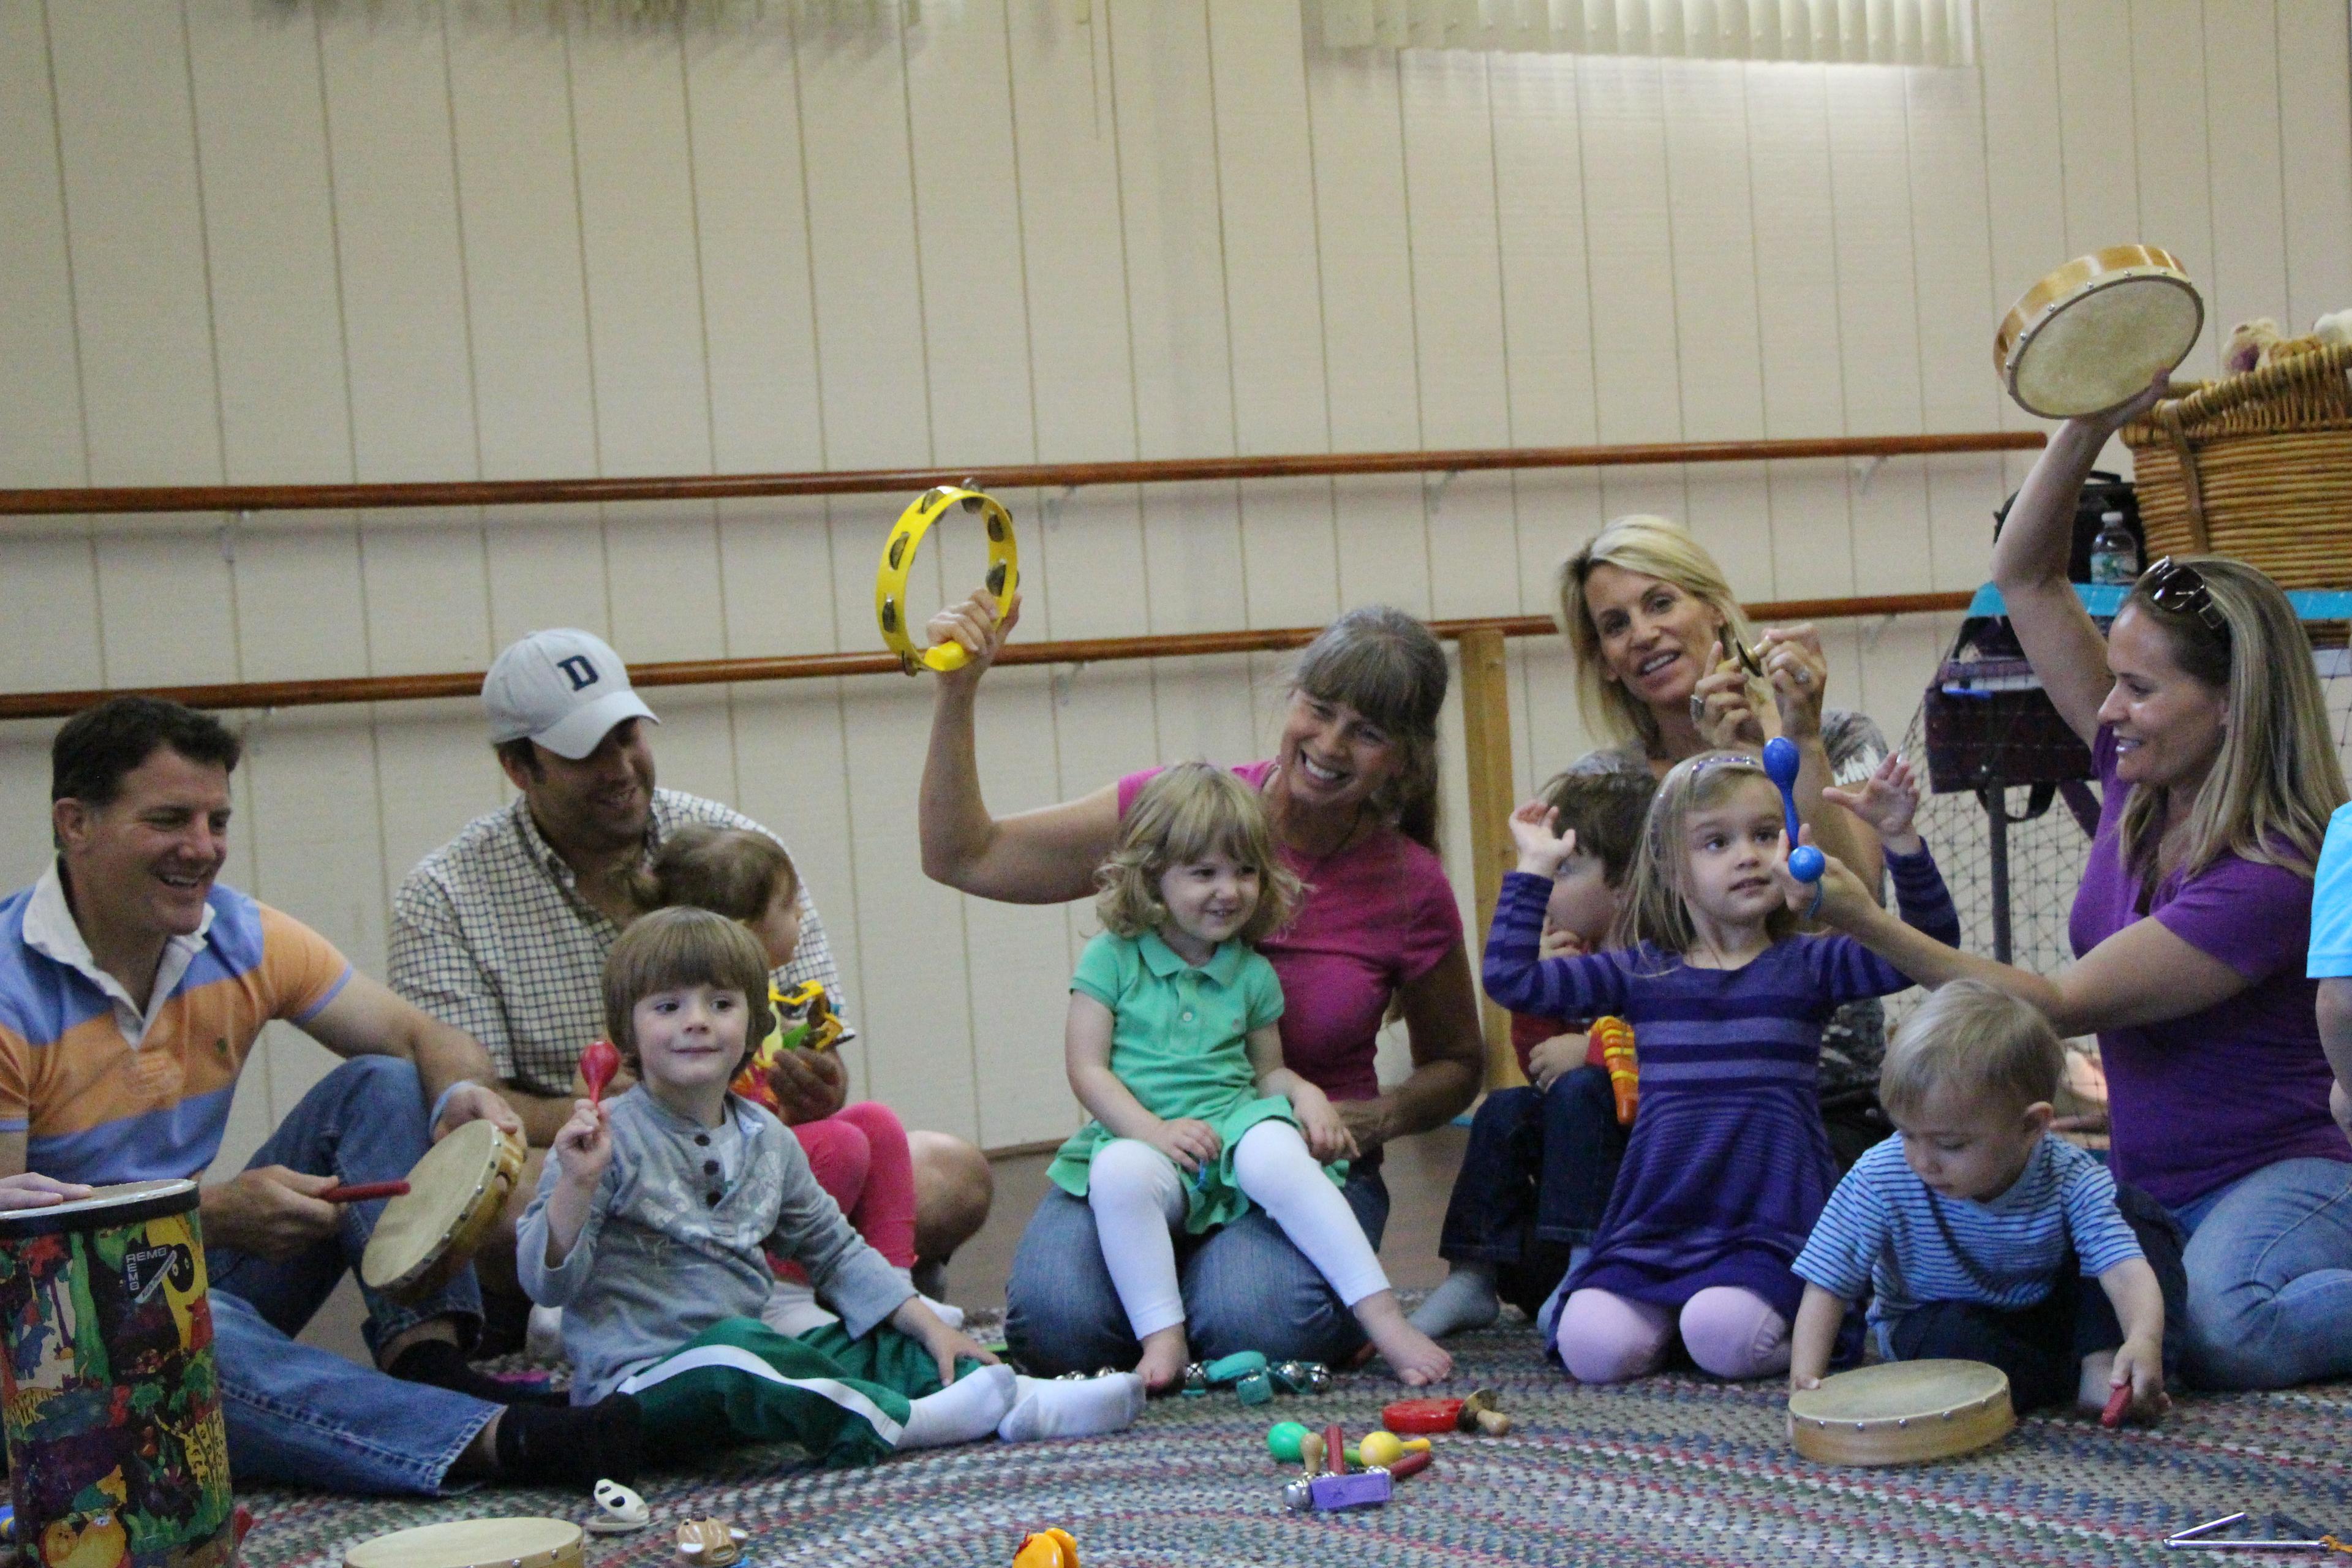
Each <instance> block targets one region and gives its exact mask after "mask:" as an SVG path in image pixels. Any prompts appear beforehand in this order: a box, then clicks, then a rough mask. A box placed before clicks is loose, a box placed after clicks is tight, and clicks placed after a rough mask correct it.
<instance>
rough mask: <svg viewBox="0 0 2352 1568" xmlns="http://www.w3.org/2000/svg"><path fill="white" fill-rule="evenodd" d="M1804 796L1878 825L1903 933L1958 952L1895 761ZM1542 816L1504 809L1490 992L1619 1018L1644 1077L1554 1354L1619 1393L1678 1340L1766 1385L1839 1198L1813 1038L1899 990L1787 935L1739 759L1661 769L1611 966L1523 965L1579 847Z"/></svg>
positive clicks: (1772, 858) (1836, 954)
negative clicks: (1869, 999) (1504, 869)
mask: <svg viewBox="0 0 2352 1568" xmlns="http://www.w3.org/2000/svg"><path fill="white" fill-rule="evenodd" d="M1822 795H1823V796H1824V798H1826V799H1829V800H1833V801H1835V802H1837V803H1838V804H1839V805H1842V806H1843V807H1845V808H1846V809H1847V810H1849V811H1852V812H1853V814H1854V815H1855V816H1859V817H1861V818H1862V819H1863V820H1864V821H1865V822H1867V823H1869V824H1870V825H1871V826H1873V827H1874V828H1876V829H1877V830H1878V834H1879V837H1880V838H1881V839H1882V840H1884V842H1885V847H1886V868H1887V871H1888V873H1889V874H1890V875H1891V876H1892V878H1893V879H1894V882H1895V897H1896V900H1897V901H1898V903H1899V905H1900V907H1901V910H1902V912H1903V918H1904V919H1905V920H1906V921H1908V922H1909V923H1910V924H1912V925H1914V926H1916V927H1917V928H1918V929H1920V930H1921V931H1926V932H1927V933H1928V934H1929V935H1931V936H1934V937H1936V938H1937V940H1938V941H1941V942H1948V943H1950V944H1952V945H1954V946H1958V942H1959V935H1960V931H1959V920H1958V915H1957V914H1956V913H1955V912H1954V910H1953V909H1952V900H1951V896H1950V894H1949V893H1948V892H1947V891H1946V890H1945V888H1944V879H1943V877H1942V876H1941V874H1939V873H1938V872H1937V869H1936V863H1935V861H1934V859H1933V858H1931V857H1930V856H1929V855H1928V853H1927V845H1926V844H1925V843H1924V842H1923V841H1922V840H1921V839H1920V837H1919V836H1918V835H1917V834H1916V833H1915V832H1913V831H1912V829H1911V817H1912V813H1913V812H1914V810H1915V809H1916V807H1917V805H1918V799H1919V797H1918V791H1917V786H1916V784H1915V783H1914V781H1913V778H1912V775H1911V769H1910V766H1909V764H1907V763H1905V762H1904V761H1903V759H1902V758H1901V757H1900V756H1891V757H1889V758H1887V760H1886V761H1885V763H1884V764H1882V765H1881V766H1880V767H1879V769H1878V771H1877V772H1876V773H1874V774H1873V775H1872V776H1871V777H1870V778H1869V779H1868V780H1866V781H1865V782H1864V783H1863V784H1861V785H1860V786H1858V787H1856V788H1853V789H1836V788H1831V789H1825V790H1823V791H1822ZM1554 815H1555V814H1554V813H1552V812H1551V811H1550V810H1549V808H1548V807H1546V806H1545V805H1544V804H1543V803H1542V802H1541V801H1531V802H1529V803H1528V805H1523V806H1521V807H1520V808H1519V809H1518V810H1517V812H1516V813H1515V814H1513V816H1512V818H1511V836H1512V837H1513V839H1514V840H1515V841H1516V842H1517V847H1518V852H1519V862H1518V869H1517V870H1516V871H1515V872H1513V873H1512V874H1511V875H1510V876H1509V877H1508V878H1507V879H1505V880H1504V883H1503V894H1502V900H1501V902H1500V903H1499V904H1498V905H1497V907H1496V910H1495V923H1494V929H1493V931H1492V933H1491V934H1490V936H1489V937H1488V939H1487V942H1486V994H1488V995H1489V996H1491V997H1493V998H1494V999H1495V1000H1496V1002H1497V1003H1499V1004H1501V1005H1503V1006H1505V1007H1507V1008H1509V1009H1510V1010H1511V1011H1513V1012H1515V1013H1528V1014H1534V1015H1538V1016H1545V1017H1552V1018H1563V1019H1565V1018H1591V1017H1595V1016H1600V1015H1602V1014H1611V1013H1613V1014H1616V1015H1617V1016H1620V1017H1622V1018H1624V1019H1625V1020H1626V1021H1627V1022H1628V1023H1630V1024H1632V1025H1633V1031H1634V1036H1635V1038H1636V1040H1637V1041H1638V1043H1639V1051H1640V1057H1641V1083H1642V1099H1641V1110H1640V1112H1639V1114H1638V1115H1637V1116H1636V1117H1635V1118H1634V1121H1633V1132H1632V1135H1631V1136H1630V1138H1629V1139H1628V1140H1627V1142H1626V1146H1625V1157H1624V1160H1623V1162H1622V1163H1621V1164H1620V1165H1619V1167H1618V1172H1617V1184H1616V1187H1615V1188H1614V1190H1612V1193H1611V1194H1610V1198H1609V1208H1608V1211H1607V1213H1606V1214H1604V1215H1602V1217H1601V1228H1600V1230H1599V1232H1598V1233H1597V1234H1596V1235H1595V1237H1594V1238H1593V1243H1592V1248H1591V1253H1590V1254H1589V1255H1588V1256H1586V1257H1585V1258H1582V1259H1581V1260H1580V1261H1579V1262H1578V1263H1577V1264H1576V1266H1575V1267H1574V1268H1570V1271H1569V1275H1568V1278H1567V1279H1566V1280H1565V1281H1563V1283H1562V1287H1561V1289H1563V1291H1565V1292H1566V1295H1567V1302H1566V1305H1565V1306H1564V1307H1563V1308H1562V1309H1561V1310H1560V1312H1559V1323H1558V1328H1557V1331H1556V1337H1555V1342H1556V1343H1557V1345H1558V1348H1559V1355H1560V1360H1561V1362H1562V1363H1564V1364H1565V1365H1566V1366H1567V1368H1568V1370H1569V1372H1570V1374H1572V1375H1573V1376H1575V1377H1576V1378H1577V1379H1578V1380H1579V1381H1580V1382H1584V1383H1617V1382H1622V1381H1623V1380H1624V1379H1626V1378H1631V1377H1640V1376H1642V1375H1643V1374H1644V1373H1651V1372H1654V1371H1656V1370H1657V1369H1658V1367H1659V1366H1660V1364H1661V1363H1663V1362H1664V1359H1665V1356H1666V1352H1667V1350H1668V1347H1669V1346H1670V1345H1671V1344H1672V1343H1673V1342H1674V1339H1675V1334H1676V1333H1677V1331H1679V1332H1680V1334H1681V1337H1682V1342H1683V1347H1684V1349H1685V1351H1686V1352H1688V1353H1689V1355H1690V1358H1691V1359H1692V1360H1693V1361H1695V1362H1696V1363H1698V1365H1699V1367H1700V1368H1701V1370H1703V1371H1706V1372H1708V1373H1714V1374H1715V1375H1716V1376H1717V1377H1730V1378H1747V1377H1765V1376H1777V1375H1779V1374H1780V1373H1784V1372H1786V1371H1787V1370H1788V1366H1789V1325H1790V1322H1791V1321H1793V1320H1794V1319H1795V1316H1796V1311H1797V1303H1798V1301H1799V1300H1801V1298H1802V1296H1803V1294H1804V1281H1802V1280H1801V1279H1798V1278H1797V1276H1796V1275H1795V1274H1794V1273H1792V1272H1791V1271H1790V1264H1791V1263H1793V1262H1794V1261H1795V1260H1796V1257H1797V1254H1798V1252H1799V1251H1800V1250H1801V1248H1802V1247H1804V1244H1805V1237H1806V1236H1807V1235H1808V1234H1809V1233H1810V1232H1811V1229H1812V1226H1813V1221H1814V1220H1815V1219H1816V1218H1817V1217H1819V1215H1820V1214H1821V1211H1822V1205H1823V1204H1824V1203H1825V1202H1827V1201H1828V1198H1829V1194H1830V1190H1831V1189H1832V1187H1834V1186H1835V1185H1836V1184H1837V1175H1838V1173H1837V1163H1836V1161H1835V1160H1834V1159H1832V1156H1831V1153H1830V1146H1829V1141H1828V1135H1827V1134H1826V1133H1825V1132H1824V1131H1823V1130H1822V1118H1821V1110H1820V1106H1819V1101H1818V1100H1817V1098H1816V1096H1815V1094H1814V1082H1813V1080H1814V1076H1815V1072H1816V1070H1817V1065H1818V1062H1819V1059H1820V1056H1821V1035H1822V1023H1823V1021H1824V1020H1826V1019H1827V1018H1828V1017H1829V1016H1830V1015H1831V1014H1832V1012H1834V1011H1835V1010H1836V1009H1837V1008H1838V1007H1839V1006H1841V1005H1843V1004H1845V1003H1848V1002H1851V1001H1853V1000H1855V999H1857V998H1859V997H1864V996H1883V995H1885V994H1888V993H1890V992H1895V991H1900V990H1902V989H1904V988H1905V987H1906V986H1907V985H1909V984H1911V982H1910V981H1909V980H1908V979H1906V977H1905V976H1904V975H1903V974H1902V973H1900V972H1899V971H1897V970H1896V969H1895V967H1894V966H1893V965H1891V964H1889V963H1886V962H1885V960H1884V959H1882V958H1879V957H1878V956H1876V955H1875V954H1874V953H1872V952H1870V951H1869V950H1868V949H1866V948H1864V946H1863V945H1862V944H1861V943H1860V942H1855V941H1853V939H1852V938H1850V937H1843V936H1815V935H1803V934H1800V933H1799V932H1798V931H1797V929H1796V928H1797V923H1798V917H1797V915H1796V914H1795V913H1793V912H1792V911H1791V910H1790V906H1789V903H1788V901H1787V900H1786V898H1785V897H1784V895H1783V892H1782V886H1783V884H1782V881H1781V880H1780V878H1779V877H1776V875H1775V872H1776V868H1779V869H1780V873H1781V874H1782V875H1785V868H1786V865H1787V858H1788V847H1787V845H1786V844H1785V843H1784V842H1783V837H1782V829H1781V808H1780V792H1779V791H1778V790H1777V789H1775V788H1774V787H1773V784H1772V782H1771V780H1770V779H1769V778H1768V777H1766V776H1765V773H1764V770H1763V767H1762V765H1761V764H1760V763H1758V762H1757V760H1756V759H1755V758H1753V757H1751V756H1748V755H1745V754H1742V753H1739V752H1704V753H1702V754H1700V755H1698V756H1696V757H1692V758H1689V759H1688V760H1686V761H1685V762H1683V763H1678V764H1676V765H1675V769H1674V770H1673V771H1672V772H1671V773H1667V775H1666V777H1665V782H1664V784H1661V785H1660V786H1659V788H1658V794H1657V798H1656V799H1655V800H1654V801H1653V802H1652V803H1651V806H1650V815H1649V821H1648V824H1647V826H1646V827H1645V829H1644V831H1643V843H1642V849H1641V854H1640V856H1639V858H1637V859H1636V861H1635V864H1634V868H1633V876H1632V879H1631V881H1630V884H1629V886H1628V888H1627V890H1626V898H1625V900H1624V904H1623V906H1622V911H1621V913H1620V915H1619V917H1618V924H1617V930H1616V931H1615V932H1614V933H1613V935H1614V939H1615V940H1614V944H1613V948H1612V951H1610V952H1600V953H1594V954H1591V955H1590V956H1585V957H1561V958H1541V957H1538V952H1537V943H1538V938H1539V936H1540V935H1541V932H1542V929H1543V914H1544V903H1545V900H1547V899H1548V898H1549V894H1550V891H1551V884H1552V878H1553V875H1554V873H1555V871H1556V870H1557V868H1558V867H1559V862H1560V861H1561V859H1562V858H1565V857H1566V856H1567V854H1568V853H1569V851H1570V849H1571V848H1573V847H1574V844H1575V839H1574V836H1573V835H1570V836H1568V837H1560V836H1559V835H1558V834H1556V833H1555V832H1554V831H1553V822H1552V819H1553V816H1554ZM1808 891H1810V889H1809V890H1808Z"/></svg>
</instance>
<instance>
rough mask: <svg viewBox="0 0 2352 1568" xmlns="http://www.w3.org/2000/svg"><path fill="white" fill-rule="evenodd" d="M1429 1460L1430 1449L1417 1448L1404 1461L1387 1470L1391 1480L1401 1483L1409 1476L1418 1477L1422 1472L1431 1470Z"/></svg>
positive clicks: (1401, 1460)
mask: <svg viewBox="0 0 2352 1568" xmlns="http://www.w3.org/2000/svg"><path fill="white" fill-rule="evenodd" d="M1429 1458H1430V1455H1429V1450H1428V1449H1426V1448H1416V1449H1414V1450H1413V1451H1412V1453H1410V1454H1407V1455H1406V1456H1405V1457H1404V1458H1402V1459H1399V1460H1398V1461H1397V1462H1396V1463H1395V1464H1393V1465H1390V1466H1388V1467H1386V1468H1387V1470H1388V1472H1389V1475H1390V1477H1391V1479H1395V1480H1400V1481H1401V1480H1402V1479H1405V1477H1407V1476H1417V1475H1419V1474H1421V1472H1422V1471H1423V1470H1425V1469H1427V1468H1429Z"/></svg>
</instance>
